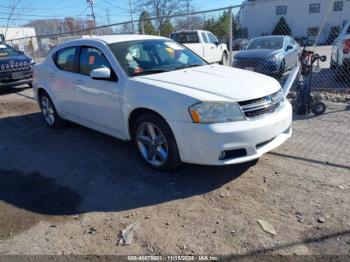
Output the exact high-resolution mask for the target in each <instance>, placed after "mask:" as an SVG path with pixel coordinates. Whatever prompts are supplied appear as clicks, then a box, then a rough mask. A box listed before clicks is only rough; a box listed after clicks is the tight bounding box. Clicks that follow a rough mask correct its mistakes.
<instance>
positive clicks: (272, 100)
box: [239, 89, 284, 118]
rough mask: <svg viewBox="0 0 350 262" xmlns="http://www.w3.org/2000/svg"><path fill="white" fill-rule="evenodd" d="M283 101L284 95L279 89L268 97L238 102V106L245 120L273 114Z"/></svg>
mask: <svg viewBox="0 0 350 262" xmlns="http://www.w3.org/2000/svg"><path fill="white" fill-rule="evenodd" d="M283 101H284V94H283V91H282V89H281V90H280V91H278V92H276V93H274V94H272V95H269V96H265V97H261V98H257V99H252V100H247V101H243V102H240V103H239V105H240V107H241V109H242V111H243V113H244V115H245V116H246V117H247V118H255V117H259V116H264V115H266V114H271V113H273V112H275V111H276V109H278V108H279V107H280V106H281V105H282V104H283Z"/></svg>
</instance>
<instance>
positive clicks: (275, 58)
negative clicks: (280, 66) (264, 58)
mask: <svg viewBox="0 0 350 262" xmlns="http://www.w3.org/2000/svg"><path fill="white" fill-rule="evenodd" d="M277 60H278V58H277V56H272V57H270V58H269V61H271V62H276V61H277Z"/></svg>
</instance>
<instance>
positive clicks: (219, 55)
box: [170, 30, 228, 65]
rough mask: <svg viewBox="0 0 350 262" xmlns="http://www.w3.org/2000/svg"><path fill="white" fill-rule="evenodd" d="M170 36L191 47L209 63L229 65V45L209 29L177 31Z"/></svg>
mask: <svg viewBox="0 0 350 262" xmlns="http://www.w3.org/2000/svg"><path fill="white" fill-rule="evenodd" d="M170 38H171V39H172V40H174V41H176V42H178V43H180V44H183V45H184V46H186V47H187V48H189V49H191V50H192V51H193V52H195V53H196V54H197V55H199V56H201V57H202V58H204V59H205V60H206V61H207V62H209V63H220V64H222V65H228V50H227V45H226V44H223V43H221V42H220V41H219V40H218V39H217V38H216V36H215V35H214V34H213V33H211V32H209V31H203V30H194V31H181V32H175V33H171V34H170Z"/></svg>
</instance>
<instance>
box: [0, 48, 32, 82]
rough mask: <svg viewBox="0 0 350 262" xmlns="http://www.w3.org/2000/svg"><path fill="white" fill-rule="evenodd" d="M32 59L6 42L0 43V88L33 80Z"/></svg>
mask: <svg viewBox="0 0 350 262" xmlns="http://www.w3.org/2000/svg"><path fill="white" fill-rule="evenodd" d="M33 64H34V61H32V59H31V58H29V57H28V56H26V55H25V54H24V53H23V52H22V51H19V50H17V49H15V48H13V47H11V46H9V45H7V44H4V43H0V89H1V88H5V87H12V86H18V85H23V84H28V85H31V84H32V81H33V70H32V66H33Z"/></svg>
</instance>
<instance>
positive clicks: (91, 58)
mask: <svg viewBox="0 0 350 262" xmlns="http://www.w3.org/2000/svg"><path fill="white" fill-rule="evenodd" d="M94 63H95V56H93V55H92V56H90V57H89V65H93V64H94Z"/></svg>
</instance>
